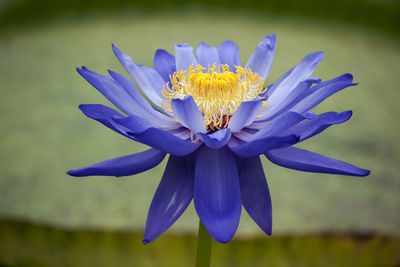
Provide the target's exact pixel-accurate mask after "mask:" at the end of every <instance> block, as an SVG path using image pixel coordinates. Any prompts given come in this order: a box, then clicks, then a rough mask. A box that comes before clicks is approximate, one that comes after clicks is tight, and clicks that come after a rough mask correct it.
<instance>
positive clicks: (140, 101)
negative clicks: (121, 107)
mask: <svg viewBox="0 0 400 267" xmlns="http://www.w3.org/2000/svg"><path fill="white" fill-rule="evenodd" d="M108 73H109V74H110V75H111V77H112V78H113V79H114V80H115V81H116V82H117V83H118V84H119V85H120V86H121V87H122V88H123V89H125V91H126V92H127V93H128V94H129V95H130V96H131V97H132V102H130V103H129V106H130V107H131V106H139V107H140V108H141V110H143V109H144V110H146V111H147V112H153V111H154V109H153V108H152V106H151V104H150V103H149V102H148V101H147V100H146V99H145V98H144V97H143V96H142V95H141V94H140V93H139V91H138V89H137V88H136V86H135V85H134V84H133V83H132V82H131V81H130V80H129V79H128V78H126V77H125V76H124V75H122V74H120V73H118V72H114V71H112V70H108Z"/></svg>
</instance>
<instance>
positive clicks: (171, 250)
mask: <svg viewBox="0 0 400 267" xmlns="http://www.w3.org/2000/svg"><path fill="white" fill-rule="evenodd" d="M399 7H400V5H399V1H391V0H379V1H372V0H355V1H343V0H341V1H328V2H323V1H316V0H305V1H301V2H300V1H293V0H292V1H285V2H282V1H278V0H272V1H258V0H248V1H245V2H242V1H223V0H221V1H213V2H211V1H206V0H203V1H200V0H198V1H194V2H193V3H191V4H189V3H188V2H184V1H179V0H175V1H146V2H135V1H133V2H124V1H121V0H119V1H112V2H111V1H91V0H86V1H84V2H81V1H57V2H56V1H47V0H38V1H32V0H17V1H10V0H8V1H4V0H3V1H2V2H0V90H1V97H0V111H1V112H0V118H1V125H2V127H1V129H2V130H1V131H0V142H1V151H0V168H1V172H2V174H1V176H0V266H190V265H191V264H192V263H193V262H194V255H195V249H196V241H195V234H196V229H197V225H198V218H197V216H196V213H195V211H194V208H193V206H190V207H189V209H188V210H187V211H186V212H185V214H184V215H183V216H182V217H181V218H180V219H179V220H178V222H177V223H176V224H175V225H174V226H173V227H172V228H171V229H170V230H168V231H167V233H166V234H165V235H163V236H161V237H160V238H159V239H158V240H157V241H155V242H153V243H152V244H149V245H146V246H143V245H142V243H141V238H142V232H143V228H144V225H145V220H146V214H147V210H148V207H149V205H150V202H151V199H152V197H153V194H154V191H155V189H156V187H157V184H158V182H159V180H160V177H161V175H162V172H163V169H164V167H165V162H166V160H164V161H163V163H162V164H161V165H160V166H158V167H157V168H154V169H152V170H149V171H147V172H145V173H143V174H139V175H136V176H134V177H125V178H120V179H115V178H109V177H92V178H72V177H69V176H67V175H66V174H65V172H66V171H67V170H70V169H74V168H78V167H83V166H86V165H89V164H93V163H96V162H99V161H102V160H105V159H109V158H113V157H117V156H121V155H127V154H131V153H134V152H138V151H141V150H144V149H145V146H143V145H139V144H135V143H133V142H130V141H129V140H125V139H124V138H121V136H119V135H118V134H116V133H114V132H111V131H110V130H108V129H107V128H105V127H104V126H102V125H100V124H98V123H96V122H95V121H92V120H90V119H88V118H86V117H84V116H83V115H82V114H81V113H80V111H79V110H78V108H77V106H78V105H79V104H81V103H103V104H107V105H109V104H108V103H107V102H106V100H105V99H104V97H103V96H101V95H100V94H99V93H98V92H97V91H96V90H95V89H94V88H92V87H91V86H90V85H89V84H88V83H86V82H85V81H84V80H83V79H82V78H81V77H80V76H79V75H78V74H77V73H76V72H75V67H77V66H81V65H85V66H88V67H89V68H91V69H93V70H94V71H97V72H99V73H103V74H105V73H106V69H112V70H115V71H118V72H121V73H124V74H126V73H125V71H124V70H123V68H122V67H121V66H120V65H119V64H118V62H117V60H116V59H115V58H114V56H113V53H112V51H111V43H112V42H113V43H115V44H116V45H117V46H118V47H119V48H120V49H121V50H122V51H124V52H125V53H127V54H129V55H130V56H131V57H132V58H133V59H134V60H135V61H136V62H138V63H141V64H144V65H147V66H152V61H153V55H154V52H155V50H156V49H157V48H164V49H166V50H168V51H169V52H171V53H173V45H174V44H175V43H181V42H188V43H190V44H191V45H193V46H196V45H197V44H198V43H199V42H200V41H204V42H207V43H209V44H211V45H214V46H217V45H219V44H220V43H221V42H222V41H224V40H232V41H235V42H236V43H237V44H238V45H239V47H240V52H241V57H242V63H245V62H246V60H247V58H248V57H249V56H250V54H251V52H252V50H253V49H254V48H255V46H256V45H257V44H258V42H259V41H260V40H261V38H262V37H264V36H265V35H266V34H268V33H276V34H277V37H278V43H277V50H276V56H275V61H274V65H273V69H272V72H271V75H270V76H269V78H268V80H267V83H272V82H274V81H275V80H276V79H277V78H278V77H279V76H280V75H282V74H283V73H284V72H285V71H286V70H288V69H289V68H291V67H292V66H293V65H295V64H296V63H297V62H298V61H299V60H300V59H301V58H302V57H303V56H304V55H306V54H307V53H310V52H314V51H320V50H323V51H325V52H326V55H325V58H324V60H323V61H322V63H321V64H320V65H319V67H318V69H317V71H316V73H315V74H314V76H315V77H321V78H323V79H329V78H333V77H336V76H338V75H340V74H343V73H346V72H350V73H352V74H353V75H354V76H355V81H356V82H359V83H360V84H359V85H358V86H356V87H352V88H349V89H347V90H344V91H343V92H341V93H338V94H337V95H334V96H332V97H331V98H330V99H328V100H327V101H325V102H324V103H323V104H321V105H320V106H319V107H318V108H317V109H316V112H324V111H343V110H348V109H351V110H353V111H354V115H353V118H352V119H351V120H350V121H349V122H347V123H345V124H343V125H340V126H334V127H331V128H330V129H328V130H327V131H326V132H324V133H323V134H321V135H319V136H317V137H315V138H312V140H309V141H307V142H305V143H304V144H302V145H301V147H303V148H307V149H310V150H313V151H316V152H319V153H323V154H326V155H328V156H331V157H334V158H339V159H342V160H344V161H347V162H350V163H353V164H356V165H358V166H361V167H364V168H369V169H371V170H372V174H371V175H370V176H368V177H366V178H355V177H346V176H335V175H323V174H310V173H300V172H296V171H293V170H287V169H284V168H281V167H278V166H275V165H273V164H271V163H269V162H267V161H266V160H264V161H263V164H264V168H265V172H266V176H267V179H268V183H269V186H270V190H271V194H272V201H273V223H274V227H273V228H274V229H273V233H274V235H273V236H272V237H269V238H267V237H266V236H264V235H263V233H262V231H261V230H259V229H258V228H257V226H256V225H255V223H254V222H253V221H252V220H251V219H249V217H248V215H247V214H246V213H245V212H243V216H242V219H241V222H240V226H239V229H238V234H237V235H236V236H235V238H234V240H233V242H230V243H229V244H227V245H221V244H218V243H216V242H214V249H213V256H212V262H213V266H399V265H400V255H399V254H398V251H400V194H399V192H400V175H399V173H400V142H399V141H400V138H399V132H400V121H399V118H398V115H399V114H400V107H399V105H398V99H400V88H399V86H400V76H399V75H398V73H399V70H400V46H399V44H400V42H399V37H400V34H399V33H400V31H399V24H400V21H399V18H400V12H399V10H400V8H399Z"/></svg>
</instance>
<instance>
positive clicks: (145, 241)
mask: <svg viewBox="0 0 400 267" xmlns="http://www.w3.org/2000/svg"><path fill="white" fill-rule="evenodd" d="M150 242H151V241H150V240H149V239H143V245H147V244H148V243H150Z"/></svg>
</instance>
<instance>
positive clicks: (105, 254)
mask: <svg viewBox="0 0 400 267" xmlns="http://www.w3.org/2000/svg"><path fill="white" fill-rule="evenodd" d="M0 236H1V240H0V266H20V267H28V266H29V267H45V266H60V267H67V266H71V267H72V266H73V267H80V266H82V267H86V266H96V267H102V266H107V267H108V266H115V267H118V266H141V267H150V266H175V267H180V266H182V267H183V266H193V264H194V259H195V251H196V238H195V237H194V236H190V235H168V234H167V235H164V236H162V237H161V238H160V239H158V240H157V241H156V242H153V243H150V244H148V245H146V246H143V244H142V242H141V241H142V235H141V234H137V233H133V232H111V231H95V230H91V231H85V230H79V231H68V230H61V229H56V228H49V227H45V226H37V225H33V224H29V223H20V222H15V221H6V220H0ZM212 246H213V248H212V255H211V262H212V264H211V266H218V267H224V266H229V267H239V266H243V267H244V266H246V267H247V266H252V267H261V266H274V267H280V266H308V267H309V266H326V267H329V266H341V267H347V266H349V267H350V266H351V267H357V266H363V267H369V266H371V267H376V266H379V267H387V266H394V267H397V266H399V264H400V254H399V253H398V252H399V251H400V238H399V237H388V236H382V235H365V236H355V235H352V236H341V235H326V236H298V237H286V236H274V237H272V238H268V239H266V238H256V239H248V240H246V239H245V240H243V239H237V238H236V239H234V240H233V241H231V242H229V243H228V244H226V245H223V244H220V243H217V242H215V241H213V245H212Z"/></svg>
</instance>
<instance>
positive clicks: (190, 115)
mask: <svg viewBox="0 0 400 267" xmlns="http://www.w3.org/2000/svg"><path fill="white" fill-rule="evenodd" d="M171 107H172V110H173V111H174V114H175V117H176V118H177V119H178V121H179V122H180V123H181V124H182V125H183V126H185V127H186V128H189V129H190V130H191V131H192V132H194V133H206V132H207V130H206V126H205V124H204V118H203V115H201V112H200V110H199V108H198V107H197V105H196V103H195V102H194V100H193V97H192V96H186V97H185V98H184V99H179V98H176V99H172V101H171Z"/></svg>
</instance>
